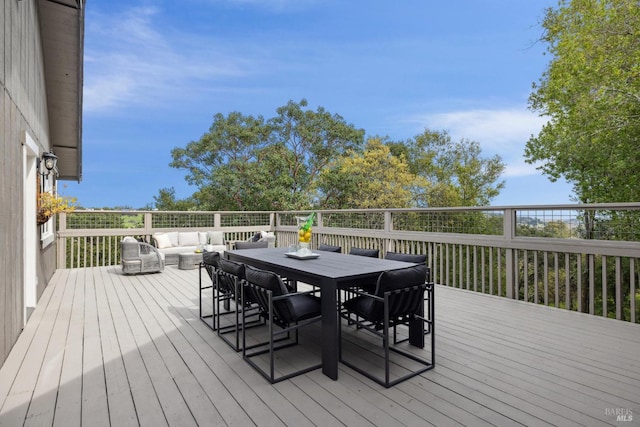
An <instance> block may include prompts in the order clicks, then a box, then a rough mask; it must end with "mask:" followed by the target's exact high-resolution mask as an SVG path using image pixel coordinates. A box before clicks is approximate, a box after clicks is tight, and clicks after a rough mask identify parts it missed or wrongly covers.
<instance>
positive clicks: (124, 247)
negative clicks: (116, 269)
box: [120, 237, 140, 260]
mask: <svg viewBox="0 0 640 427" xmlns="http://www.w3.org/2000/svg"><path fill="white" fill-rule="evenodd" d="M139 243H140V242H138V241H137V240H136V239H134V238H133V237H131V238H127V237H125V238H124V239H122V241H121V242H120V256H121V257H122V259H125V260H126V259H138V258H140V244H139Z"/></svg>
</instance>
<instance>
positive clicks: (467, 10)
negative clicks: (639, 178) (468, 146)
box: [59, 0, 572, 208]
mask: <svg viewBox="0 0 640 427" xmlns="http://www.w3.org/2000/svg"><path fill="white" fill-rule="evenodd" d="M556 4H557V3H556V1H550V0H528V1H514V0H457V1H449V2H436V1H425V0H403V1H398V2H390V1H382V0H366V1H365V0H348V1H345V0H260V1H259V0H181V1H158V0H154V1H150V0H149V1H143V0H141V1H138V0H127V1H120V0H89V1H87V6H86V24H85V63H84V118H83V121H84V123H83V126H84V129H83V179H82V181H81V182H80V183H76V182H63V183H61V184H64V188H63V186H62V185H61V186H60V187H59V191H60V192H61V193H62V194H64V195H67V196H73V197H76V198H77V199H78V203H79V204H80V205H82V206H83V207H98V208H99V207H115V206H128V207H131V208H140V207H143V206H145V205H147V204H152V203H153V196H155V195H157V194H158V191H159V190H160V189H161V188H169V187H174V188H175V189H176V193H177V196H178V197H180V198H183V197H186V196H189V195H191V194H192V193H193V192H194V191H195V188H194V187H190V186H189V185H188V184H187V183H186V181H185V180H184V176H185V172H184V171H181V170H177V169H174V168H171V167H169V162H170V161H171V155H170V152H171V149H172V148H174V147H184V146H185V145H186V144H187V143H189V142H190V141H193V140H198V139H199V138H200V137H201V136H202V135H203V134H204V133H206V132H207V131H208V129H209V127H210V125H211V123H212V119H213V116H214V115H215V114H216V113H222V114H224V115H226V114H228V113H230V112H232V111H239V112H241V113H243V114H246V115H262V116H264V117H265V118H270V117H273V116H275V110H276V108H278V107H280V106H282V105H285V104H286V103H287V102H288V101H289V100H293V101H295V102H299V101H300V100H301V99H303V98H305V99H307V101H308V102H309V106H310V107H311V108H312V109H314V110H315V109H316V108H317V107H318V106H322V107H324V108H325V109H326V110H328V111H329V112H331V113H334V114H340V115H341V116H342V117H344V119H345V120H346V121H347V122H348V123H351V124H353V125H354V126H355V127H357V128H362V129H365V131H366V132H367V135H368V136H374V135H380V136H388V137H389V138H391V139H393V140H406V139H409V138H411V137H413V136H416V135H418V134H420V133H421V132H422V131H423V130H424V129H425V128H429V129H433V130H447V131H448V132H449V133H450V134H451V135H452V137H453V138H454V140H459V139H461V138H465V139H470V140H474V141H477V142H478V143H480V146H481V147H482V150H483V155H485V156H492V155H494V154H499V155H500V156H502V159H503V161H504V162H505V164H506V165H507V169H506V171H505V173H504V175H503V179H505V180H506V188H505V189H504V190H503V191H502V194H501V195H500V196H499V197H497V198H496V199H494V200H493V201H492V205H494V206H503V205H530V204H556V203H571V202H572V200H571V186H570V185H568V184H567V183H564V182H556V183H551V182H550V181H549V180H548V178H546V177H545V176H543V175H541V174H540V172H539V171H537V170H536V169H535V167H533V166H531V165H527V164H525V163H524V160H523V152H524V145H525V142H526V141H527V139H528V138H529V136H530V135H531V134H537V132H538V131H539V129H540V128H541V126H542V124H543V123H544V119H542V118H540V117H538V116H537V115H536V114H534V113H532V112H530V111H529V110H528V108H527V99H528V96H529V94H530V92H531V85H532V83H534V82H537V81H538V80H539V79H540V77H541V76H542V73H543V72H544V70H545V69H546V65H547V62H548V60H549V56H545V55H543V53H544V51H545V46H544V45H542V44H541V43H539V42H537V40H538V38H539V37H540V35H541V33H542V30H541V28H540V25H539V22H540V21H541V19H542V17H543V16H544V10H545V8H547V7H555V6H556Z"/></svg>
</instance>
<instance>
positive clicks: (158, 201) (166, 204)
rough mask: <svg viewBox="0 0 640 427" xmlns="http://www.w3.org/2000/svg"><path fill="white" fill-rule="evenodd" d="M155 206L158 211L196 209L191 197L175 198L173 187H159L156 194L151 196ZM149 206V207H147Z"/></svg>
mask: <svg viewBox="0 0 640 427" xmlns="http://www.w3.org/2000/svg"><path fill="white" fill-rule="evenodd" d="M153 200H154V202H155V203H154V204H155V208H156V209H158V210H159V211H189V210H196V209H197V208H198V207H197V204H196V202H195V201H194V200H193V199H192V198H191V197H189V198H186V199H182V200H180V199H177V198H176V190H175V188H173V187H171V188H161V189H160V190H159V191H158V195H157V196H153ZM148 208H149V207H148Z"/></svg>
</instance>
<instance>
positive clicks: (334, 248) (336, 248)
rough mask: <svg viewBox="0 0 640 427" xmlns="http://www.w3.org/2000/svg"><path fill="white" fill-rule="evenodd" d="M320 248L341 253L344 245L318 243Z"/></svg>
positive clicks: (320, 249)
mask: <svg viewBox="0 0 640 427" xmlns="http://www.w3.org/2000/svg"><path fill="white" fill-rule="evenodd" d="M318 250H319V251H325V252H337V253H340V252H342V246H334V245H327V244H325V243H320V244H319V245H318Z"/></svg>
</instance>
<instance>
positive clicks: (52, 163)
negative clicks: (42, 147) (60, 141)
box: [38, 151, 58, 176]
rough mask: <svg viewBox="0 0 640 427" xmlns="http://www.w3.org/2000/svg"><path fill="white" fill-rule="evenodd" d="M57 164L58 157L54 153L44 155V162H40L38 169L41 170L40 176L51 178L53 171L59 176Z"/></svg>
mask: <svg viewBox="0 0 640 427" xmlns="http://www.w3.org/2000/svg"><path fill="white" fill-rule="evenodd" d="M57 163H58V156H56V155H55V154H53V151H49V152H48V153H42V160H41V161H39V162H38V169H40V174H41V175H42V176H49V174H50V173H51V171H54V173H55V174H56V176H57V175H58V169H56V164H57ZM43 166H44V167H43Z"/></svg>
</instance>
